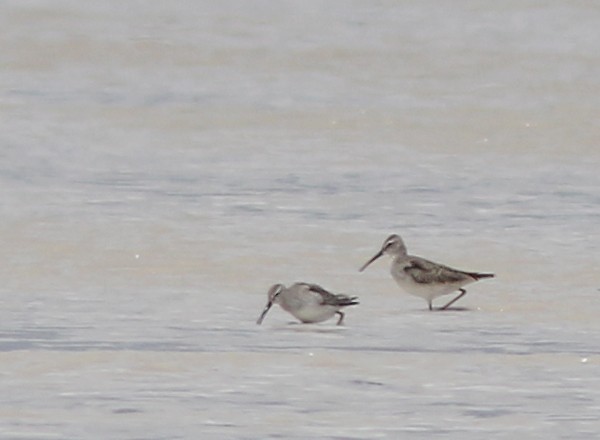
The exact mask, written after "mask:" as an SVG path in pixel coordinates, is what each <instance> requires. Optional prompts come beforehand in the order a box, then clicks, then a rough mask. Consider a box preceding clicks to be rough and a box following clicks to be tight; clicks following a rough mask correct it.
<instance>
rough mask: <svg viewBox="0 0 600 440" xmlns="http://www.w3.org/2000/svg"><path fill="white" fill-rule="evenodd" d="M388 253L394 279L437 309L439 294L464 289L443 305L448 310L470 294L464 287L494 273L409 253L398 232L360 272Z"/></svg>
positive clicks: (385, 242) (386, 241) (388, 239)
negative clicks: (436, 300)
mask: <svg viewBox="0 0 600 440" xmlns="http://www.w3.org/2000/svg"><path fill="white" fill-rule="evenodd" d="M384 254H385V255H389V256H391V257H392V258H393V260H392V267H391V273H392V277H393V278H394V280H396V282H397V283H398V284H399V285H400V287H402V288H403V289H404V290H405V291H406V292H408V293H410V294H411V295H416V296H420V297H421V298H424V299H425V300H426V301H427V304H428V305H429V310H433V305H432V301H433V300H434V299H435V298H437V297H438V296H442V295H448V294H450V293H452V292H455V291H459V292H460V293H459V294H458V296H456V297H455V298H454V299H452V300H451V301H450V302H449V303H448V304H446V305H445V306H443V307H441V308H440V310H446V309H447V308H448V307H450V306H451V305H452V304H454V303H455V302H456V301H458V300H459V299H460V298H462V297H463V296H464V295H465V293H467V291H466V290H465V289H463V288H462V287H463V286H465V285H467V284H470V283H474V282H475V281H477V280H480V279H481V278H491V277H493V276H494V274H491V273H477V272H463V271H461V270H457V269H453V268H451V267H448V266H444V265H442V264H438V263H434V262H433V261H429V260H426V259H424V258H421V257H415V256H413V255H408V253H407V251H406V246H405V245H404V242H403V241H402V238H400V236H399V235H396V234H393V235H390V236H389V237H388V238H387V239H386V240H385V241H384V242H383V245H382V246H381V250H380V251H379V252H377V254H375V256H374V257H373V258H371V259H370V260H369V261H367V262H366V263H365V264H364V265H363V266H362V267H361V268H360V272H362V271H363V270H365V268H366V267H367V266H368V265H369V264H371V263H372V262H373V261H375V260H377V259H378V258H379V257H381V256H382V255H384Z"/></svg>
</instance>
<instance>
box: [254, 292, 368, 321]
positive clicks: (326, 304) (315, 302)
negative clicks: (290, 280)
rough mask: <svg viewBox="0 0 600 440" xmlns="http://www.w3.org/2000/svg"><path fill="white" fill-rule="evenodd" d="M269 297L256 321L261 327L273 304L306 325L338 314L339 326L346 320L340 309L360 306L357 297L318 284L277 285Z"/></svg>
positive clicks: (269, 293)
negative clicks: (331, 290) (330, 290)
mask: <svg viewBox="0 0 600 440" xmlns="http://www.w3.org/2000/svg"><path fill="white" fill-rule="evenodd" d="M267 295H268V296H269V300H268V301H267V305H266V306H265V309H264V310H263V311H262V313H261V314H260V317H259V318H258V320H257V321H256V323H257V324H259V325H260V324H261V323H262V321H263V319H264V317H265V315H266V314H267V312H268V311H269V309H270V308H271V306H272V305H273V304H279V305H280V306H281V308H282V309H283V310H285V311H287V312H289V313H291V314H292V315H294V316H295V317H296V318H298V319H299V320H300V321H302V322H304V323H311V322H321V321H325V320H326V319H329V318H331V317H332V316H333V315H336V314H337V315H339V317H340V318H339V319H338V322H337V325H341V324H342V322H343V320H344V314H343V313H342V312H340V309H341V308H343V307H346V306H353V305H355V304H358V301H357V297H356V296H348V295H336V294H333V293H331V292H328V291H327V290H325V289H323V288H322V287H321V286H319V285H317V284H309V283H294V284H292V285H291V286H290V287H285V286H284V285H283V284H275V285H273V286H272V287H271V288H270V289H269V292H268V293H267Z"/></svg>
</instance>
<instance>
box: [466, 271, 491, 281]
mask: <svg viewBox="0 0 600 440" xmlns="http://www.w3.org/2000/svg"><path fill="white" fill-rule="evenodd" d="M469 275H471V276H472V277H473V278H475V279H476V280H480V279H482V278H494V277H495V276H496V275H494V274H493V273H478V272H473V273H470V274H469Z"/></svg>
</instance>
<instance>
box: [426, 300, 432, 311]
mask: <svg viewBox="0 0 600 440" xmlns="http://www.w3.org/2000/svg"><path fill="white" fill-rule="evenodd" d="M427 304H428V305H429V310H433V304H431V300H428V301H427Z"/></svg>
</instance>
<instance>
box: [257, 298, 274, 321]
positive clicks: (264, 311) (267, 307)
mask: <svg viewBox="0 0 600 440" xmlns="http://www.w3.org/2000/svg"><path fill="white" fill-rule="evenodd" d="M272 305H273V303H272V302H271V301H269V302H268V303H267V305H266V306H265V309H264V310H263V311H262V313H261V314H260V316H259V317H258V319H257V320H256V323H257V324H258V325H261V324H262V322H263V319H265V316H266V315H267V312H268V311H269V309H270V308H271V306H272Z"/></svg>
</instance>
